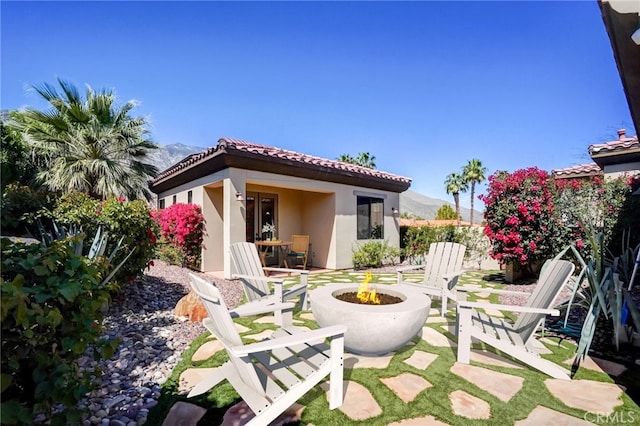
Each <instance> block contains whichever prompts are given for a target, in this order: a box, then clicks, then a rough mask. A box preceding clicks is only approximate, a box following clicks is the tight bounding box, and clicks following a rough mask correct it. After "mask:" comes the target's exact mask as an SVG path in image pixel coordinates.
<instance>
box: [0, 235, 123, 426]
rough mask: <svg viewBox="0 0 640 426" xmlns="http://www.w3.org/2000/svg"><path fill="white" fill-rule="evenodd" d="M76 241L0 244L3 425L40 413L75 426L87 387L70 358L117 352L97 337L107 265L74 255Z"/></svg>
mask: <svg viewBox="0 0 640 426" xmlns="http://www.w3.org/2000/svg"><path fill="white" fill-rule="evenodd" d="M77 240H78V238H77V237H76V238H75V239H65V240H59V241H54V242H53V243H52V244H51V245H50V246H49V247H45V246H43V245H39V244H31V245H25V244H23V243H13V242H11V241H10V240H9V239H7V238H3V239H2V240H1V242H0V245H1V250H2V272H1V276H0V301H1V305H0V319H1V321H2V335H1V340H2V352H1V355H0V364H1V370H2V371H1V384H2V385H1V388H0V392H1V396H2V404H1V407H0V408H1V410H0V412H1V414H0V416H1V418H0V423H2V424H32V423H33V422H34V417H35V416H37V415H41V414H44V415H45V416H46V418H48V419H51V424H60V425H62V424H80V416H81V412H80V411H79V410H78V409H77V408H76V406H77V404H78V402H79V401H80V400H81V399H82V398H83V397H84V396H85V394H86V393H87V392H89V391H90V390H91V387H92V382H91V375H90V373H88V372H80V371H79V368H78V363H77V360H78V359H79V358H80V357H81V356H83V355H84V354H85V353H86V352H87V351H88V350H91V351H92V352H93V355H94V358H95V359H101V358H103V359H104V358H109V357H110V356H111V355H112V354H113V351H114V350H115V348H116V346H117V342H116V341H107V340H104V339H101V338H100V336H101V334H102V316H101V313H100V312H101V308H102V307H103V306H104V304H105V303H107V302H108V301H109V288H108V286H107V284H106V283H105V282H104V281H106V279H105V278H107V273H108V270H109V262H108V261H107V260H106V259H105V258H104V257H98V258H96V259H93V260H91V259H88V258H86V257H83V256H79V255H76V254H75V253H74V245H73V244H71V243H72V242H73V241H76V242H77ZM94 374H95V373H94ZM59 407H63V409H58V408H59Z"/></svg>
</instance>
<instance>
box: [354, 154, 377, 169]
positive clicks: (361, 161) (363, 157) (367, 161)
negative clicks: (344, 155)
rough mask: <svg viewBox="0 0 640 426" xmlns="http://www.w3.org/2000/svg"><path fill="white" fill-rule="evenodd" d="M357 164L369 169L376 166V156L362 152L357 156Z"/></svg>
mask: <svg viewBox="0 0 640 426" xmlns="http://www.w3.org/2000/svg"><path fill="white" fill-rule="evenodd" d="M356 164H358V165H360V166H362V167H366V168H368V169H375V168H376V156H375V155H371V154H369V153H368V152H361V153H359V154H358V156H357V157H356Z"/></svg>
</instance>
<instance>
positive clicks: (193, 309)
mask: <svg viewBox="0 0 640 426" xmlns="http://www.w3.org/2000/svg"><path fill="white" fill-rule="evenodd" d="M173 313H174V314H175V315H176V316H178V317H188V318H189V320H190V321H193V322H200V321H202V320H203V319H204V318H206V317H207V316H208V314H207V311H206V310H205V308H204V306H203V305H202V302H201V301H200V298H199V297H198V295H197V294H195V293H194V292H193V291H191V292H189V294H187V295H186V296H184V297H183V298H182V299H180V300H179V301H178V303H177V304H176V307H175V309H174V311H173Z"/></svg>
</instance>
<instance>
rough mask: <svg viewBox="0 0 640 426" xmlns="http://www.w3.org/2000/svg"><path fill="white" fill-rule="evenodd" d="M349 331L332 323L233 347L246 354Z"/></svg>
mask: <svg viewBox="0 0 640 426" xmlns="http://www.w3.org/2000/svg"><path fill="white" fill-rule="evenodd" d="M346 332H347V326H346V325H332V326H330V327H324V328H320V329H317V330H311V331H305V332H301V333H296V334H292V335H289V336H284V337H278V338H276V339H270V340H265V341H263V342H258V343H252V344H249V345H242V346H234V347H232V348H231V352H233V354H234V355H236V356H246V355H249V354H251V353H256V352H264V351H269V350H272V349H277V348H285V347H288V346H293V345H299V344H301V343H307V342H309V341H313V340H320V339H326V338H327V337H332V336H341V335H344V333H346Z"/></svg>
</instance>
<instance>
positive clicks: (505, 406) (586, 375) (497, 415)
mask: <svg viewBox="0 0 640 426" xmlns="http://www.w3.org/2000/svg"><path fill="white" fill-rule="evenodd" d="M410 277H411V278H412V279H414V280H416V281H419V280H420V275H417V274H416V275H410ZM363 279H364V273H359V272H355V273H354V272H345V271H337V272H328V273H322V274H314V275H311V276H310V278H309V287H310V289H311V291H312V290H313V288H315V287H317V286H321V285H331V284H332V283H344V282H362V280H363ZM502 279H503V275H502V274H501V273H500V272H499V271H491V272H487V271H477V272H476V271H474V272H467V273H465V274H464V275H463V276H462V277H461V282H460V283H459V285H480V286H482V287H491V288H500V287H503V286H504V284H503V282H502ZM291 280H292V281H293V280H295V278H293V277H292V278H291ZM373 282H375V283H378V284H380V285H385V284H388V283H392V282H395V274H393V273H387V274H374V280H373ZM488 299H489V300H491V301H492V302H497V301H498V299H497V296H496V295H493V294H492V295H491V296H490V297H488ZM439 306H440V305H439V302H437V301H435V302H433V304H432V307H435V308H438V307H439ZM434 314H435V315H434ZM436 315H437V313H436V312H435V311H432V316H434V317H435V316H436ZM304 317H308V315H303V317H301V312H298V311H296V312H295V314H294V325H300V326H306V327H308V328H311V329H313V328H317V327H318V326H317V324H316V323H315V322H314V321H313V320H309V319H305V318H304ZM254 320H255V317H254V318H240V319H237V320H236V322H237V323H239V324H242V325H243V326H245V327H247V328H248V329H249V331H246V332H244V333H242V336H243V337H244V336H249V335H253V334H257V333H260V332H262V331H265V330H268V329H275V326H274V325H273V324H272V323H265V324H262V323H255V322H254ZM446 321H447V322H434V323H431V322H430V323H427V324H426V327H431V328H433V329H434V330H436V331H437V332H438V333H442V334H444V335H445V336H447V337H448V338H449V339H451V340H452V341H455V336H454V335H453V334H452V333H451V331H452V330H451V329H448V328H447V326H451V325H453V324H454V323H455V317H454V310H453V309H450V310H449V312H448V315H447V317H446ZM208 340H210V336H209V334H208V333H204V334H203V335H201V336H200V337H199V338H197V339H196V340H195V341H194V342H193V343H192V345H191V346H190V347H189V349H188V350H187V351H186V352H185V353H184V354H183V357H182V361H181V362H180V363H179V364H178V365H177V366H176V368H175V369H174V371H173V373H172V375H171V377H170V378H169V380H167V381H166V382H165V383H164V385H163V390H162V396H161V398H160V401H159V404H158V405H157V406H156V407H154V409H152V410H151V412H150V413H149V418H148V424H161V423H162V419H163V418H164V417H165V416H166V414H167V412H168V410H169V408H170V407H171V405H172V404H173V403H174V402H176V401H179V400H181V401H188V402H191V403H194V404H197V405H200V406H202V407H205V408H207V409H208V412H207V414H206V415H205V416H204V417H203V418H202V420H201V421H200V423H199V424H203V425H204V424H208V425H212V424H219V423H220V422H221V419H222V415H223V414H224V412H225V411H226V409H227V408H229V407H230V406H231V405H233V404H234V403H235V402H237V401H238V395H237V394H236V393H235V391H234V390H233V388H232V387H231V386H230V385H229V384H228V383H227V382H223V383H222V384H220V385H218V386H216V387H215V388H213V389H212V390H211V391H210V392H209V393H208V394H207V395H203V396H200V397H195V398H191V399H187V398H186V396H185V395H180V394H179V393H178V381H179V377H180V374H181V373H182V372H183V371H185V370H187V369H189V368H202V367H216V366H219V365H221V364H222V363H223V362H225V361H226V359H227V357H226V353H225V352H224V350H222V351H219V352H217V353H216V354H215V355H213V356H212V357H211V358H209V359H207V360H205V361H201V362H193V361H192V360H191V358H192V356H193V354H194V353H195V352H196V350H197V349H198V348H199V347H200V346H201V345H202V344H204V343H205V342H206V341H208ZM246 341H247V342H251V341H252V340H250V339H246ZM545 345H546V346H547V348H548V349H550V350H551V351H552V353H551V354H548V355H544V357H545V358H547V359H550V360H552V361H554V362H557V363H563V362H564V361H565V360H567V359H569V358H571V357H572V355H573V353H574V351H575V347H574V345H573V344H571V343H569V342H567V341H562V342H561V343H559V342H558V339H549V341H547V343H545ZM475 348H476V349H482V347H481V346H477V347H475ZM485 349H489V348H485ZM416 351H422V352H425V353H428V354H433V355H435V356H437V357H436V359H435V360H434V361H433V362H432V363H431V364H430V365H429V366H428V367H427V368H426V369H424V370H420V369H417V368H415V367H413V366H411V365H409V364H407V363H406V362H404V361H405V360H406V359H408V358H409V357H411V356H412V355H413V354H414V353H415V352H416ZM455 357H456V349H455V347H453V348H452V347H438V346H433V345H432V344H429V343H427V341H426V340H423V339H422V338H420V337H419V336H417V337H415V338H414V339H413V340H412V342H410V343H409V344H407V345H406V346H405V347H403V348H401V349H399V350H397V351H396V352H395V354H394V355H393V358H392V359H391V361H390V363H389V365H388V367H387V368H384V369H377V368H347V367H348V366H349V364H348V363H346V367H345V372H344V373H345V380H350V381H353V382H357V383H359V384H361V385H363V386H364V387H366V388H367V389H368V390H369V392H370V394H371V396H372V397H373V398H374V399H375V401H376V402H377V404H378V405H379V406H380V407H381V408H382V414H380V415H378V416H376V417H372V418H369V419H367V420H363V421H354V420H351V419H350V418H349V417H347V416H346V415H345V414H344V413H343V412H341V411H340V410H329V408H328V403H327V400H326V398H325V396H324V391H322V390H321V389H320V388H318V387H317V388H315V389H313V390H312V391H311V392H309V393H307V394H306V396H305V397H304V398H303V399H302V400H300V401H299V402H300V403H301V404H302V405H305V406H306V409H305V410H304V412H303V416H302V421H301V423H302V424H307V423H312V424H315V425H351V424H367V425H387V424H389V423H393V422H397V421H401V420H403V419H411V418H419V417H424V416H426V415H431V416H433V417H435V418H436V419H437V420H439V421H441V422H444V423H447V424H450V425H465V426H467V425H472V424H483V425H485V424H495V425H508V424H513V423H514V422H516V421H518V420H521V419H524V418H526V417H527V416H528V415H529V414H530V413H531V411H532V410H534V408H536V407H537V406H540V405H542V406H544V407H547V408H550V409H553V410H555V411H558V412H561V413H566V414H568V415H571V416H574V417H576V418H577V419H584V418H585V416H586V418H587V419H588V420H590V421H594V419H595V416H594V415H592V413H589V412H587V411H584V410H580V409H576V408H571V407H569V406H567V405H565V404H564V403H562V402H561V401H560V400H559V399H557V398H556V397H554V396H553V395H552V394H551V392H549V390H548V389H547V387H546V385H545V383H544V381H545V380H547V379H549V377H548V376H546V375H544V374H542V373H539V372H538V371H536V370H533V369H530V368H528V367H524V368H521V369H514V368H506V367H498V366H491V365H487V364H477V363H475V362H473V361H472V365H477V366H481V367H483V368H486V369H487V370H493V371H498V372H502V373H506V374H510V375H512V376H517V377H521V378H522V379H524V381H523V385H522V387H521V388H520V390H519V391H518V392H517V393H516V394H515V395H514V396H513V397H512V398H511V399H510V400H508V401H507V402H505V401H502V400H501V399H499V398H497V397H496V396H494V395H492V394H491V393H489V392H487V391H485V390H483V389H481V388H480V387H478V386H476V385H474V384H473V383H471V382H470V381H468V380H466V379H465V378H463V377H461V376H459V375H457V374H454V373H453V372H451V371H450V370H451V368H452V366H453V365H454V363H455ZM351 366H353V364H351ZM356 366H357V364H356ZM403 373H410V374H412V375H417V376H420V377H422V378H424V379H425V380H426V381H428V382H429V383H430V384H431V387H429V388H427V389H425V390H423V391H422V392H420V393H419V394H418V395H417V396H416V397H415V398H414V399H413V400H412V401H410V402H408V403H405V402H404V401H402V400H401V399H400V398H398V397H397V396H396V395H395V394H394V392H393V391H392V390H391V389H390V388H389V387H387V386H386V385H385V384H383V382H382V381H381V379H384V378H389V377H395V376H398V375H400V374H403ZM574 379H575V380H580V379H585V380H593V381H601V382H608V383H613V380H612V378H611V377H609V376H608V375H607V374H604V373H602V372H596V371H592V370H588V369H586V368H580V370H579V371H578V372H577V374H576V376H575V377H574ZM456 390H463V391H464V392H466V393H468V394H470V395H472V396H475V397H477V398H480V399H481V400H483V401H485V402H486V403H488V404H489V405H490V413H491V417H490V418H489V419H488V420H487V419H485V420H473V419H469V418H466V417H463V416H460V415H457V414H455V413H454V412H453V409H452V406H451V403H450V400H449V395H450V394H451V393H452V392H454V391H456ZM621 401H622V404H621V405H619V406H618V407H616V410H615V412H614V414H613V415H611V416H610V417H609V423H610V422H611V419H614V418H617V419H623V418H626V419H629V418H631V417H630V416H633V417H632V418H635V419H640V408H639V407H638V405H637V404H636V403H634V401H633V400H631V398H629V396H628V395H626V394H624V393H623V394H622V396H621ZM616 416H617V417H616ZM606 419H607V418H606V417H603V418H602V423H605V422H606Z"/></svg>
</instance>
